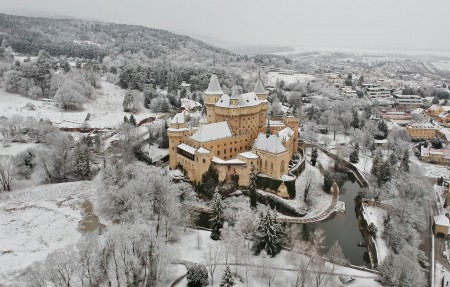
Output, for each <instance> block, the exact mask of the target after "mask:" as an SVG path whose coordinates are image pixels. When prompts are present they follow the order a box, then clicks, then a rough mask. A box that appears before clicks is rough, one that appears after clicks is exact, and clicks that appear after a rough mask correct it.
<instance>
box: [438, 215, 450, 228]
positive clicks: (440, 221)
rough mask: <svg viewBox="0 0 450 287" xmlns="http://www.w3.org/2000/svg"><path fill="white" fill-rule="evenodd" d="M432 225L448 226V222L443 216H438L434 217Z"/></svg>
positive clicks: (449, 223) (449, 224)
mask: <svg viewBox="0 0 450 287" xmlns="http://www.w3.org/2000/svg"><path fill="white" fill-rule="evenodd" d="M434 223H435V224H437V225H441V226H450V221H449V220H448V217H447V216H445V214H439V215H436V216H435V217H434Z"/></svg>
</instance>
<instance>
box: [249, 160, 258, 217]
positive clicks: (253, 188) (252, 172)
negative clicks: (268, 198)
mask: <svg viewBox="0 0 450 287" xmlns="http://www.w3.org/2000/svg"><path fill="white" fill-rule="evenodd" d="M256 188H257V186H256V167H255V166H254V165H253V164H252V167H251V168H250V184H249V186H248V189H249V193H250V208H252V209H256V205H257V198H256Z"/></svg>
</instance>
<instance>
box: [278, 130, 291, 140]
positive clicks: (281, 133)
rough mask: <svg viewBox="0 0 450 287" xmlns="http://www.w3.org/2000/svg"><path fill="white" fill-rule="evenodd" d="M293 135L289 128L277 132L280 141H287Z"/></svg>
mask: <svg viewBox="0 0 450 287" xmlns="http://www.w3.org/2000/svg"><path fill="white" fill-rule="evenodd" d="M293 134H294V130H293V129H291V128H290V127H286V128H284V129H282V130H281V131H279V132H278V137H279V138H280V139H282V140H286V141H287V140H288V139H289V138H290V137H291V136H292V135H293Z"/></svg>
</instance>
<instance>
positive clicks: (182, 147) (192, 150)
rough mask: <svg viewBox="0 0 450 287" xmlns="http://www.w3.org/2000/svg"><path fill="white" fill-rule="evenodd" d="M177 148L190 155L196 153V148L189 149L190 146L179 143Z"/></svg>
mask: <svg viewBox="0 0 450 287" xmlns="http://www.w3.org/2000/svg"><path fill="white" fill-rule="evenodd" d="M177 148H179V149H182V150H184V151H186V152H188V153H190V154H195V152H196V151H197V149H196V148H194V147H191V146H190V145H187V144H185V143H180V144H179V145H177Z"/></svg>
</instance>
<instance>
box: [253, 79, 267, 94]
mask: <svg viewBox="0 0 450 287" xmlns="http://www.w3.org/2000/svg"><path fill="white" fill-rule="evenodd" d="M253 91H254V92H255V94H257V95H262V94H267V91H266V89H265V88H264V85H263V83H262V82H261V79H258V81H257V82H256V85H255V88H254V89H253Z"/></svg>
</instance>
